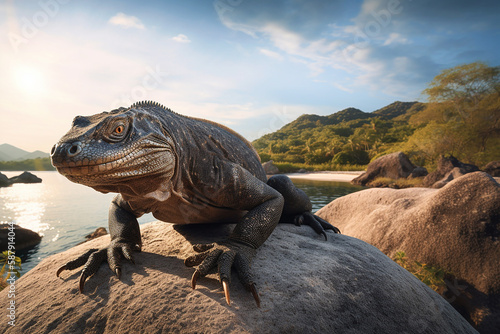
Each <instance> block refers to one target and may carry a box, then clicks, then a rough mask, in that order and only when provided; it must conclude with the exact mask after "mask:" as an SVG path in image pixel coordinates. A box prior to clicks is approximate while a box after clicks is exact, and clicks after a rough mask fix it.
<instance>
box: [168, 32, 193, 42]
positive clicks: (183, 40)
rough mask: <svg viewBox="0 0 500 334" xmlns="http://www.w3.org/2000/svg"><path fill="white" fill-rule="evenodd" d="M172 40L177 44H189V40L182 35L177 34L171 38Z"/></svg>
mask: <svg viewBox="0 0 500 334" xmlns="http://www.w3.org/2000/svg"><path fill="white" fill-rule="evenodd" d="M172 40H173V41H175V42H177V43H191V40H190V39H189V38H188V37H187V36H186V35H184V34H179V35H177V36H175V37H172Z"/></svg>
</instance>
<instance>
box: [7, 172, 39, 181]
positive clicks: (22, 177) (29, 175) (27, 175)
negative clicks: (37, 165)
mask: <svg viewBox="0 0 500 334" xmlns="http://www.w3.org/2000/svg"><path fill="white" fill-rule="evenodd" d="M9 181H10V182H11V183H41V182H42V179H41V178H39V177H38V176H36V175H34V174H32V173H30V172H23V173H22V174H21V175H18V176H14V177H11V178H10V179H9Z"/></svg>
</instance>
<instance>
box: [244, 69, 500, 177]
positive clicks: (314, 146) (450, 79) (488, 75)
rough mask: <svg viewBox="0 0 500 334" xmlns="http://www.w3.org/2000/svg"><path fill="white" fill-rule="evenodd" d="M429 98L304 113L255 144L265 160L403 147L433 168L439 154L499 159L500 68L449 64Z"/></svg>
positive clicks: (347, 156) (329, 157) (344, 161)
mask: <svg viewBox="0 0 500 334" xmlns="http://www.w3.org/2000/svg"><path fill="white" fill-rule="evenodd" d="M423 94H424V95H425V96H427V100H428V101H427V102H425V103H421V102H394V103H392V104H390V105H388V106H386V107H384V108H382V109H379V110H376V111H373V112H371V113H367V112H363V111H361V110H359V109H355V108H348V109H344V110H341V111H339V112H336V113H334V114H332V115H329V116H318V115H302V116H300V117H299V118H298V119H296V120H295V121H293V122H291V123H289V124H287V125H285V126H284V127H283V128H281V129H280V130H278V131H276V132H274V133H270V134H267V135H265V136H263V137H261V138H259V139H257V140H255V141H254V142H253V145H254V146H255V148H256V149H257V151H258V153H259V155H260V156H261V160H262V161H263V162H264V161H268V160H274V161H275V162H287V163H296V164H304V165H322V166H324V168H325V169H328V168H335V167H338V166H339V165H366V164H368V163H369V162H370V161H371V160H373V159H375V158H377V157H379V156H382V155H385V154H388V153H392V152H396V151H403V152H405V153H406V154H407V155H409V156H410V158H411V159H412V161H414V162H415V163H416V164H418V165H421V166H426V167H431V168H432V167H433V166H434V165H435V163H436V161H437V159H438V157H439V155H450V154H451V155H454V156H455V157H457V158H458V159H460V160H462V161H464V162H467V163H473V164H476V165H478V166H480V167H481V166H484V165H485V164H487V163H488V162H490V161H494V160H500V67H490V66H488V65H487V64H485V63H482V62H475V63H471V64H466V65H460V66H456V67H454V68H451V69H446V70H444V71H442V72H441V73H440V74H439V75H437V76H436V77H435V78H434V79H433V80H432V81H431V82H430V83H429V85H428V87H427V89H425V90H424V92H423Z"/></svg>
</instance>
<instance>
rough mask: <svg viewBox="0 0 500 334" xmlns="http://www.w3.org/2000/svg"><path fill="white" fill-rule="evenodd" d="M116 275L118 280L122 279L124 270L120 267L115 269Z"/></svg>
mask: <svg viewBox="0 0 500 334" xmlns="http://www.w3.org/2000/svg"><path fill="white" fill-rule="evenodd" d="M115 274H116V277H118V279H120V277H121V276H122V270H121V268H120V267H118V268H116V269H115Z"/></svg>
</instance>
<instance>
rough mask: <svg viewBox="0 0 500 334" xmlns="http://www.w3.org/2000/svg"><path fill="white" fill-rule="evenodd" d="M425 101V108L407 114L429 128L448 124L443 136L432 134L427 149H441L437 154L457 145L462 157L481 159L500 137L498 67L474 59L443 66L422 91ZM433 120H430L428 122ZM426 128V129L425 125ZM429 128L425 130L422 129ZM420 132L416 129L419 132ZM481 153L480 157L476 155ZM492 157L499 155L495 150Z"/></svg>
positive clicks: (471, 159)
mask: <svg viewBox="0 0 500 334" xmlns="http://www.w3.org/2000/svg"><path fill="white" fill-rule="evenodd" d="M423 93H424V94H426V95H427V96H428V100H429V102H430V103H429V104H428V106H427V107H426V109H425V110H423V111H422V112H419V113H418V114H416V115H414V117H412V118H411V122H412V123H413V124H420V125H423V124H427V126H431V127H432V128H433V130H436V129H437V128H438V126H437V125H436V124H446V125H449V127H450V129H448V131H447V135H446V136H445V137H446V138H448V139H449V138H455V141H446V142H447V145H444V144H445V142H443V141H442V139H443V137H442V136H436V137H435V138H436V140H434V141H431V144H430V145H434V147H430V146H429V147H427V148H426V150H427V152H433V151H439V149H441V150H445V151H444V152H443V151H441V152H439V153H440V154H445V153H451V152H450V151H455V152H456V150H457V149H460V153H461V155H462V158H463V159H466V160H468V161H470V162H475V163H485V162H487V161H481V160H482V159H492V158H494V157H495V154H485V152H486V151H487V150H488V149H489V152H490V153H491V152H492V151H493V148H491V149H490V147H489V144H490V143H492V142H493V143H494V142H498V139H499V138H500V67H499V66H497V67H490V66H488V65H486V64H485V63H483V62H475V63H471V64H465V65H460V66H456V67H453V68H450V69H446V70H443V71H442V72H441V73H440V74H439V75H437V76H436V77H435V78H434V79H433V80H432V82H431V83H430V84H429V87H428V88H427V89H425V90H424V92H423ZM432 122H434V123H432ZM428 130H430V129H428ZM423 132H429V131H423ZM421 133H422V132H419V134H421ZM480 156H482V157H483V158H479V157H480ZM496 158H497V159H498V158H500V157H499V156H498V154H497V155H496Z"/></svg>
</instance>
